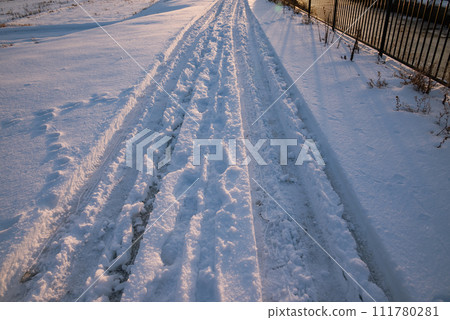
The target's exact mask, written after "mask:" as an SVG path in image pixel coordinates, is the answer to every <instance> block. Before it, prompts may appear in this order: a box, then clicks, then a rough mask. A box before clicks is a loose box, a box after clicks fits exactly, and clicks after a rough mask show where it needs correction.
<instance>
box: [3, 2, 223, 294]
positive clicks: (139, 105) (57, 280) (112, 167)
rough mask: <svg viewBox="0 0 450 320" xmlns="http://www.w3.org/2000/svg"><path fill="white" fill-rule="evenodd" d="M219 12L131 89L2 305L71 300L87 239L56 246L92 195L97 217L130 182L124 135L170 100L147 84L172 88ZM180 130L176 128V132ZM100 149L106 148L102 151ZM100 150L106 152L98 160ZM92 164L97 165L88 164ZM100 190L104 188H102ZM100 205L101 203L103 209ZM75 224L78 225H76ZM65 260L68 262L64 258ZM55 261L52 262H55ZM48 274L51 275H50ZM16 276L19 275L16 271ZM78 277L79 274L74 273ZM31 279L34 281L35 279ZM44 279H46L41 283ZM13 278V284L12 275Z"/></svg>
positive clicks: (209, 13) (188, 30) (198, 23)
mask: <svg viewBox="0 0 450 320" xmlns="http://www.w3.org/2000/svg"><path fill="white" fill-rule="evenodd" d="M221 7H222V5H221V3H219V2H216V3H214V4H212V5H211V6H210V7H209V8H208V9H207V10H206V12H205V14H203V15H199V16H198V17H197V19H194V20H193V21H192V22H191V23H190V24H188V25H187V26H186V27H185V28H184V29H183V30H182V31H181V32H180V34H179V35H178V36H177V37H176V39H175V41H174V42H173V43H172V44H171V45H170V46H169V47H168V49H167V50H166V52H165V53H164V54H161V55H160V56H159V57H158V58H157V61H156V63H155V65H154V67H153V69H152V70H151V71H150V72H149V75H147V77H145V79H144V80H143V82H142V83H140V84H139V85H138V86H137V87H136V89H135V92H134V93H133V95H132V96H131V97H130V100H129V101H128V103H127V105H126V106H125V108H124V109H123V111H122V113H121V114H120V115H119V116H118V117H117V118H116V119H115V121H114V122H113V123H112V124H111V126H110V129H109V130H108V131H107V132H106V133H105V136H104V137H102V138H101V139H100V143H101V144H100V146H99V147H94V149H93V150H94V151H93V154H91V155H90V156H89V157H88V159H87V160H86V165H87V166H88V167H92V168H89V170H87V171H86V170H82V169H79V170H78V171H77V172H76V173H75V175H74V177H76V179H78V180H77V181H76V182H74V181H73V179H72V181H70V182H69V184H70V185H71V187H70V190H72V191H69V192H68V194H69V197H70V195H71V194H72V200H66V202H67V203H69V204H70V203H72V204H70V208H69V209H67V210H65V211H62V210H55V213H53V216H55V217H54V218H53V220H52V225H53V226H50V227H46V228H47V230H45V231H42V230H40V232H41V233H44V237H45V233H47V234H49V233H52V232H53V235H51V236H50V237H49V238H48V240H47V242H46V243H45V245H44V247H43V248H41V250H40V253H39V255H38V258H36V257H34V258H32V261H33V264H32V265H31V267H29V268H28V269H27V270H25V271H23V272H25V273H24V274H22V275H20V277H22V281H21V282H22V283H21V284H19V285H18V284H17V283H19V281H18V280H16V281H17V282H15V281H11V282H12V285H13V286H14V287H12V286H9V288H8V296H9V298H8V297H7V296H6V295H5V298H6V299H8V300H22V299H24V300H36V299H37V300H60V299H63V300H70V299H71V298H72V297H74V296H75V295H76V292H75V293H74V292H72V290H69V289H67V286H68V283H67V282H66V281H67V278H68V277H71V276H72V275H73V274H74V273H75V272H77V271H76V270H71V269H72V264H73V262H74V259H75V257H77V256H83V255H82V254H81V253H80V252H83V251H85V249H86V248H85V246H81V245H80V243H81V242H85V240H86V239H84V240H83V241H80V242H79V243H76V242H77V241H75V242H72V243H71V244H70V246H64V245H63V246H62V247H63V248H61V247H59V246H58V243H60V242H64V240H67V239H70V238H71V233H72V232H74V231H75V232H76V230H74V229H77V226H76V224H77V223H80V221H79V218H78V216H80V215H87V214H86V213H84V211H85V209H86V207H89V206H91V205H92V204H95V203H96V202H93V200H92V197H93V195H94V194H97V193H102V194H101V195H100V196H99V198H100V200H101V203H98V202H97V205H98V206H99V208H100V209H99V210H97V211H101V209H102V208H103V207H106V206H107V205H108V200H107V199H108V198H109V197H110V194H111V192H112V190H114V188H115V187H116V186H117V185H118V184H119V182H121V183H122V184H123V181H124V180H127V181H128V180H129V179H128V178H127V179H123V177H122V175H124V174H127V173H123V172H118V171H120V170H119V169H118V163H120V159H123V158H124V152H119V151H120V150H121V148H124V141H125V139H126V137H127V135H128V132H130V131H131V130H132V129H133V128H136V126H138V123H139V122H141V120H138V119H142V118H144V117H145V115H147V113H148V110H147V107H148V105H152V104H158V103H160V104H161V103H162V105H161V106H160V109H162V112H161V111H159V112H160V114H163V113H164V109H165V107H166V106H167V104H168V102H167V100H168V99H169V98H168V97H167V96H166V95H165V93H163V92H161V90H160V89H159V88H158V87H157V85H156V84H155V83H154V82H152V81H151V77H153V78H155V80H157V81H158V82H159V83H161V84H163V85H165V84H166V83H172V85H173V79H171V77H175V78H176V77H177V74H180V73H181V72H183V70H184V67H183V66H184V65H185V64H186V61H185V60H184V59H183V57H184V56H186V55H187V56H189V55H190V54H191V53H192V52H193V51H194V50H195V49H196V45H197V43H198V39H199V38H198V35H199V34H201V32H202V31H203V30H204V29H205V28H206V26H207V25H208V24H209V22H210V21H211V20H212V19H214V17H215V15H216V14H217V13H218V11H220V9H221ZM170 71H172V72H170ZM175 84H176V81H175ZM175 108H176V107H175ZM155 109H157V108H150V110H151V112H153V114H154V113H155V112H154V110H155ZM179 125H180V124H178V126H179ZM105 145H106V147H104V146H105ZM103 148H104V150H105V151H104V153H103V154H101V152H102V150H103ZM92 159H97V160H95V161H93V160H92ZM83 165H84V164H83ZM126 170H127V169H126ZM89 171H91V173H90V174H89V176H88V178H87V180H86V182H85V184H84V186H82V187H78V188H77V187H74V184H80V183H81V182H82V181H83V179H84V178H83V177H86V176H87V174H88V172H89ZM108 171H109V172H110V173H109V175H114V174H115V175H117V176H118V177H117V181H115V182H114V181H111V180H108V179H107V178H105V172H108ZM80 172H81V173H82V174H81V176H82V177H79V176H77V175H80ZM130 181H131V182H130ZM130 181H129V182H128V183H127V186H126V188H125V189H124V188H122V187H119V189H121V190H122V192H124V193H125V194H127V193H128V192H129V191H130V190H131V189H132V187H133V185H134V181H133V178H131V180H130ZM108 184H110V185H108ZM105 185H106V186H107V187H105ZM150 185H151V184H150ZM74 188H75V189H74ZM102 188H107V189H109V190H108V191H107V192H106V193H104V192H103V191H102V190H101V189H102ZM76 189H79V190H80V192H75V191H73V190H76ZM99 190H100V191H99ZM77 193H78V195H77ZM73 194H75V196H73ZM69 199H70V198H69ZM113 200H114V199H113ZM104 202H106V204H105V203H104ZM116 210H117V209H116ZM96 214H97V213H96ZM47 218H48V217H47ZM110 218H111V217H110V216H105V217H101V216H90V217H84V219H87V220H88V222H87V223H90V224H97V225H98V224H102V223H105V221H107V220H108V219H110ZM75 220H78V221H76V223H75ZM92 220H94V222H92ZM36 229H37V227H36ZM52 230H53V231H52ZM56 230H57V231H56ZM95 230H96V228H95V226H94V227H93V228H92V230H91V231H92V232H94V234H95ZM109 232H110V233H113V232H114V230H113V229H112V230H109ZM94 237H95V236H94ZM88 243H89V242H88ZM55 247H56V248H55ZM68 247H70V248H68ZM73 247H77V249H74V248H73ZM81 248H83V249H81ZM72 250H79V251H80V252H78V253H77V254H75V253H73V252H71V251H72ZM61 254H63V255H64V256H65V258H67V259H69V260H70V261H69V260H66V259H63V260H64V261H63V260H61ZM66 255H69V256H71V257H70V258H68V257H66ZM99 256H101V254H99ZM103 256H104V254H103ZM15 258H17V257H15ZM55 259H57V260H56V261H55ZM49 269H50V270H51V269H53V272H51V271H50V270H49ZM85 269H89V268H85ZM10 271H11V270H10ZM18 271H19V272H20V270H18ZM43 271H46V274H45V275H44V274H42V272H43ZM78 271H80V270H79V269H78ZM16 272H17V271H16ZM36 275H38V276H37V277H36V278H34V277H35V276H36ZM44 276H45V279H43V278H44ZM24 277H25V278H24ZM13 278H14V276H13ZM15 278H16V279H17V274H16V276H15ZM74 278H75V279H76V281H75V283H78V284H79V283H80V277H74ZM12 280H13V279H12ZM75 291H76V290H75ZM13 297H14V298H13ZM64 297H66V298H64Z"/></svg>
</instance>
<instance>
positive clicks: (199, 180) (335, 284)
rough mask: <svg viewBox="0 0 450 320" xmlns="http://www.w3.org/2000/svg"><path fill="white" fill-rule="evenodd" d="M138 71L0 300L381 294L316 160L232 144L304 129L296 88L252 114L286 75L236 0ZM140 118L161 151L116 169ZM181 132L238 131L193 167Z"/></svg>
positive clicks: (188, 141) (202, 135) (210, 135)
mask: <svg viewBox="0 0 450 320" xmlns="http://www.w3.org/2000/svg"><path fill="white" fill-rule="evenodd" d="M149 75H150V76H151V77H152V78H154V80H156V82H157V83H158V84H156V82H155V81H150V80H151V79H149V77H150V76H148V77H147V78H146V79H145V80H144V82H143V83H142V84H141V88H140V90H141V93H140V96H139V97H137V98H136V101H133V103H132V104H130V105H128V106H127V107H126V108H124V109H123V111H122V113H121V114H120V115H119V116H118V117H116V118H115V119H114V121H115V122H114V123H113V124H112V125H111V127H110V128H111V129H110V132H108V133H107V134H106V136H107V137H108V139H106V142H107V143H106V145H105V146H104V147H103V148H98V152H100V153H101V154H100V155H96V157H97V159H98V161H96V162H95V166H94V167H89V168H82V165H83V164H81V165H80V168H79V172H81V173H85V172H88V174H86V177H85V178H80V179H78V180H76V187H72V185H71V188H69V189H68V190H69V192H73V194H72V197H71V198H68V199H69V200H70V201H69V200H68V201H67V203H65V204H64V210H62V209H61V210H54V211H53V212H52V214H53V215H54V216H57V217H56V218H54V219H53V220H52V221H53V226H47V229H46V230H45V232H50V231H51V235H49V236H48V237H47V238H46V239H43V241H42V244H41V245H40V246H39V250H37V251H36V252H35V253H34V254H33V258H32V259H31V261H32V262H33V263H31V264H30V265H29V266H28V267H27V269H26V270H25V272H23V273H15V270H9V271H8V272H9V273H10V275H11V278H10V279H13V280H11V281H9V282H7V283H4V284H3V286H2V287H1V290H2V291H1V296H2V299H4V300H26V301H29V300H44V301H55V300H56V301H73V300H81V301H94V300H104V301H108V300H112V301H118V300H121V301H258V300H265V301H318V300H320V301H324V300H327V301H333V300H338V301H341V300H348V301H359V300H362V301H371V300H373V299H375V300H386V296H385V295H384V293H383V292H382V291H381V290H380V288H378V287H377V285H376V284H374V283H373V282H371V281H370V280H369V279H371V275H370V274H369V271H368V268H367V266H366V264H365V263H364V262H363V261H362V260H361V259H360V257H359V255H358V252H357V245H356V242H355V240H354V239H353V237H352V235H351V233H350V232H349V230H348V226H347V223H346V221H345V220H344V219H343V218H342V215H343V212H344V208H343V206H342V204H341V200H340V199H339V197H338V195H337V194H336V192H335V191H334V190H333V188H332V186H331V183H330V181H329V180H328V178H327V176H326V174H325V171H324V170H323V167H321V166H320V165H319V164H317V163H316V162H314V161H311V162H305V163H304V164H303V165H301V166H298V165H294V163H295V160H296V157H297V155H298V154H299V152H300V146H296V147H290V149H289V150H290V152H289V153H288V163H287V165H282V166H280V165H279V163H280V159H279V158H280V156H279V149H278V147H273V146H270V145H269V143H268V141H266V142H265V144H263V145H262V146H261V148H260V149H259V153H260V154H261V156H262V158H264V160H265V161H266V162H267V165H257V164H256V161H255V159H254V158H253V156H252V155H250V154H248V149H246V148H245V146H244V144H243V139H244V138H245V139H249V140H250V141H251V142H252V144H253V145H255V144H256V143H257V141H258V140H259V139H286V138H290V139H297V140H298V142H299V144H301V143H303V142H305V140H306V139H309V138H311V137H312V136H311V133H310V131H308V128H306V127H305V125H304V123H303V122H302V119H301V118H302V116H301V115H300V114H298V106H299V105H301V104H304V103H305V102H304V100H303V97H302V95H301V94H300V93H299V92H298V91H297V90H296V88H293V89H291V90H290V91H289V92H288V94H287V95H283V97H282V98H281V99H279V100H278V101H277V102H276V103H275V104H274V106H273V107H272V108H270V110H269V111H268V112H267V113H265V114H264V116H263V117H261V118H260V119H258V118H259V116H260V115H262V114H263V112H264V111H265V110H266V108H267V107H268V106H269V105H270V104H271V103H272V102H274V101H276V100H277V99H278V98H279V97H280V96H281V95H282V94H283V92H284V90H285V89H286V88H287V87H288V86H289V85H290V84H291V83H292V82H293V81H292V79H291V78H290V77H289V75H288V74H287V72H286V71H285V69H284V67H283V65H282V64H281V62H280V61H279V59H278V57H277V55H276V54H275V52H274V50H273V48H272V47H271V45H270V42H269V41H268V40H267V38H266V36H265V34H264V32H263V31H262V29H261V27H260V26H259V24H258V21H257V20H256V19H255V17H254V16H253V13H252V12H251V10H250V8H249V5H248V2H247V1H246V0H219V1H216V2H215V3H213V4H212V5H211V6H210V7H209V8H208V9H207V10H206V11H205V12H204V14H202V15H201V16H199V18H198V19H197V20H194V21H192V22H191V23H190V24H188V25H187V26H186V27H185V28H184V29H183V30H182V31H181V32H180V33H179V34H178V36H177V37H176V38H175V40H174V41H173V43H172V44H171V45H170V46H169V47H168V49H167V50H166V52H164V53H162V54H160V55H159V57H158V61H157V62H156V63H155V64H154V67H153V69H152V70H151V71H149ZM163 89H164V90H163ZM167 93H169V94H170V95H171V97H169V96H168V94H167ZM257 119H258V121H256V122H255V123H254V121H255V120H257ZM145 128H147V129H150V130H151V131H152V132H160V133H163V134H165V135H167V136H169V137H170V138H171V140H170V142H169V143H168V145H169V147H170V148H171V149H172V160H171V162H170V163H169V164H168V165H167V166H165V167H163V168H161V169H160V170H158V172H157V174H156V175H155V176H150V175H143V174H140V173H138V172H137V171H135V170H133V169H131V168H126V166H125V141H126V139H129V138H131V137H132V136H134V135H135V134H137V133H138V132H139V131H141V130H143V129H145ZM194 139H223V140H225V141H229V139H237V153H236V155H233V151H232V148H225V150H224V158H225V160H224V161H214V160H207V159H206V158H205V159H202V161H201V164H200V165H194V164H193V150H192V145H193V141H194ZM318 147H319V150H320V145H319V146H318ZM205 150H207V149H205ZM205 150H203V149H202V151H203V152H205ZM209 151H210V152H212V153H214V152H215V151H214V148H210V150H209ZM216 151H217V150H216ZM162 156H163V154H157V155H156V157H160V158H161V157H162ZM247 156H248V157H249V158H248V159H250V162H249V164H248V165H241V163H242V159H246V158H247ZM234 158H236V159H237V164H235V163H234V161H233V159H234ZM156 160H157V159H156ZM156 160H155V163H156V162H157V161H156ZM230 163H231V164H230ZM91 164H92V161H91V162H89V165H91ZM76 174H77V172H75V175H76ZM144 230H145V233H144ZM132 244H134V245H132ZM12 265H13V264H12ZM8 266H9V265H7V264H5V265H4V266H3V267H4V268H5V267H8ZM2 272H6V271H5V270H2ZM19 280H20V281H19Z"/></svg>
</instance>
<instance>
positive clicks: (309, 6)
mask: <svg viewBox="0 0 450 320" xmlns="http://www.w3.org/2000/svg"><path fill="white" fill-rule="evenodd" d="M308 18H311V0H309V1H308Z"/></svg>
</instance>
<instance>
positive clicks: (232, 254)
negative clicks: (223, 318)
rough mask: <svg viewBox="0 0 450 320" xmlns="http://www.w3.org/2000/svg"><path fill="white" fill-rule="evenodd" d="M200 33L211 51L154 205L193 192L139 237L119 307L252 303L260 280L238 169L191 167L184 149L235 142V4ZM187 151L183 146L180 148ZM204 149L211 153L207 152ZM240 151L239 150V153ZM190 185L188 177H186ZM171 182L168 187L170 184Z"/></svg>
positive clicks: (243, 175)
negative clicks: (184, 187)
mask: <svg viewBox="0 0 450 320" xmlns="http://www.w3.org/2000/svg"><path fill="white" fill-rule="evenodd" d="M222 3H223V4H224V9H223V11H222V12H221V15H220V16H218V19H217V20H216V21H214V23H213V24H211V27H210V28H209V29H208V30H207V31H205V35H204V37H205V39H206V41H207V42H208V45H209V46H210V48H211V51H210V54H209V58H208V59H206V61H205V63H204V64H202V65H199V66H198V68H199V69H200V70H201V73H200V76H199V78H198V81H197V82H196V85H195V91H194V92H193V99H192V105H191V109H189V112H190V113H191V114H193V115H195V116H194V117H196V121H197V122H196V123H194V122H193V121H191V119H186V121H185V122H184V123H183V126H182V130H181V132H180V136H179V138H178V141H183V142H184V144H183V143H178V144H177V145H176V146H175V150H174V155H173V157H172V159H174V158H175V159H177V160H175V162H176V163H174V164H173V167H174V168H176V169H175V170H172V172H171V174H170V175H168V176H166V178H165V179H164V180H163V181H162V186H163V187H165V188H166V189H167V191H166V190H164V191H163V190H161V191H160V193H159V194H158V197H160V198H159V199H158V197H157V199H156V203H159V204H164V203H166V201H165V198H166V197H170V194H171V193H173V190H174V189H176V186H177V185H178V183H179V181H183V180H184V179H185V178H184V177H185V176H186V175H187V176H188V177H193V176H199V177H200V180H199V182H197V184H196V187H195V188H196V190H197V193H196V194H195V195H190V196H187V197H185V198H184V199H183V200H182V201H181V202H180V205H179V207H177V208H176V209H174V210H171V211H169V212H168V213H167V214H166V215H164V217H162V219H161V220H160V221H158V224H157V225H155V226H154V227H153V228H152V229H151V230H149V232H148V233H147V234H146V235H145V237H144V240H143V243H144V244H143V245H144V246H143V248H142V249H141V250H140V252H139V254H138V256H137V258H136V264H135V265H134V266H133V267H132V273H131V276H130V279H129V282H128V284H127V285H126V287H125V291H124V296H123V299H124V300H125V301H135V300H145V301H216V300H220V301H224V300H225V301H245V300H250V301H254V300H260V299H261V290H260V279H259V273H258V265H257V260H256V244H255V238H254V232H253V218H252V214H251V203H250V193H249V189H250V182H249V177H248V172H247V170H246V168H245V167H244V168H239V167H237V166H230V167H228V166H227V164H226V162H227V161H228V160H229V157H230V153H229V150H225V158H226V161H225V162H220V161H217V162H215V161H208V160H206V159H203V160H202V163H201V165H200V166H195V167H192V164H190V162H191V161H190V160H189V159H188V158H189V156H190V155H191V154H192V152H191V150H189V152H188V154H189V155H187V154H186V150H185V149H186V148H187V145H186V143H188V144H190V145H192V140H193V139H195V138H201V139H208V138H224V139H227V138H236V137H238V138H242V137H243V132H242V119H241V115H240V111H239V103H238V99H237V93H238V91H237V83H236V70H235V65H234V59H233V43H232V28H231V24H230V21H233V17H234V15H235V12H236V4H237V2H236V1H222ZM188 149H190V147H189V148H188ZM210 151H211V150H210ZM240 151H242V152H243V150H240ZM191 179H192V178H191ZM175 181H176V182H175Z"/></svg>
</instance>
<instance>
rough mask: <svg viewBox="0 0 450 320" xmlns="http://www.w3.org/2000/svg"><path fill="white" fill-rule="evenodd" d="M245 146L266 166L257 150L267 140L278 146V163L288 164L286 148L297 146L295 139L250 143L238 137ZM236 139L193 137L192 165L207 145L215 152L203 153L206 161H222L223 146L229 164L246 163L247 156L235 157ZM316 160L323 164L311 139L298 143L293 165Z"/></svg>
mask: <svg viewBox="0 0 450 320" xmlns="http://www.w3.org/2000/svg"><path fill="white" fill-rule="evenodd" d="M239 140H242V143H243V144H244V146H245V149H246V150H247V152H248V154H249V155H251V156H252V157H253V159H255V161H256V163H257V164H258V165H260V166H266V165H267V162H266V161H265V160H264V159H263V157H262V156H261V154H260V153H259V150H260V149H261V147H262V146H263V145H264V144H265V143H266V142H267V141H270V146H271V147H275V148H279V152H280V153H279V162H280V163H279V164H280V165H282V166H286V165H287V164H288V148H289V146H291V147H296V146H298V141H297V139H270V140H269V139H259V140H258V141H257V142H256V143H255V144H252V143H251V141H250V140H248V139H239ZM237 141H238V140H236V139H228V140H227V141H225V140H222V139H195V140H194V157H193V158H194V160H193V161H194V166H198V165H200V162H201V153H202V152H201V151H202V147H204V149H208V150H211V148H209V147H214V149H215V153H205V154H204V157H205V158H206V159H207V160H208V161H223V160H224V152H223V150H224V148H227V150H229V157H228V162H229V164H230V165H242V166H246V165H248V164H249V163H250V162H251V161H252V160H251V158H250V157H249V156H247V157H246V158H245V159H243V160H242V161H238V159H237V157H236V152H237ZM310 161H316V163H317V164H318V165H319V166H324V165H325V162H324V161H323V158H322V156H321V154H320V152H319V150H318V149H317V146H316V144H315V143H314V141H313V140H312V139H306V140H305V141H304V143H303V144H300V152H299V153H298V155H297V157H296V161H295V165H297V166H301V165H302V164H303V163H304V162H310Z"/></svg>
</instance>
